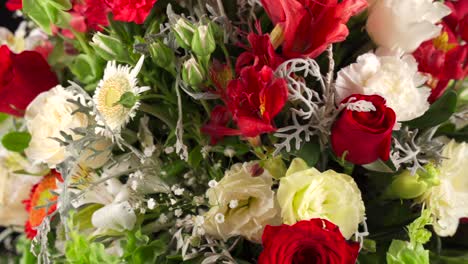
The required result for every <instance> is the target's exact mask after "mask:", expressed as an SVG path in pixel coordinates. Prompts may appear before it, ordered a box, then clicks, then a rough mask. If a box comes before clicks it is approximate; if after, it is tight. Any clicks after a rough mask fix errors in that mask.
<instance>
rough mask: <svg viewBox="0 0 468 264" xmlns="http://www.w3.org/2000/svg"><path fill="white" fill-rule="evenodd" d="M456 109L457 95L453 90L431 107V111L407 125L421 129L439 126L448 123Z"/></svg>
mask: <svg viewBox="0 0 468 264" xmlns="http://www.w3.org/2000/svg"><path fill="white" fill-rule="evenodd" d="M456 107H457V93H455V92H454V91H452V90H448V91H447V92H445V94H444V95H443V96H442V97H440V98H439V99H438V100H437V101H436V102H435V103H433V104H432V105H431V107H430V108H429V110H427V111H426V113H425V114H424V115H423V116H421V117H418V118H416V119H414V120H411V121H409V122H407V123H406V124H407V125H408V126H410V127H413V128H421V129H426V128H430V127H434V126H437V125H439V124H442V123H443V122H445V121H447V120H448V119H449V118H450V116H452V114H453V113H455V110H456Z"/></svg>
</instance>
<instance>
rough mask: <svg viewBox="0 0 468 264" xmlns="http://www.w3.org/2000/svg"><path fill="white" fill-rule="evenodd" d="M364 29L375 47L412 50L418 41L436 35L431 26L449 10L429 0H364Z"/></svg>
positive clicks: (437, 27)
mask: <svg viewBox="0 0 468 264" xmlns="http://www.w3.org/2000/svg"><path fill="white" fill-rule="evenodd" d="M368 2H369V6H370V7H369V17H368V19H367V25H366V28H367V32H369V35H370V36H371V38H372V40H373V41H374V42H375V43H376V44H377V45H379V46H381V47H385V48H387V49H393V50H401V51H404V52H408V53H410V52H413V51H414V50H415V49H417V48H418V47H419V45H421V43H422V42H424V41H426V40H429V39H432V38H435V37H436V36H438V35H439V33H440V30H441V26H439V25H435V24H436V23H437V22H439V21H440V20H441V19H442V18H443V17H444V16H446V15H448V14H450V9H449V8H448V7H447V6H445V5H444V4H443V3H441V2H438V1H433V0H372V1H371V0H368Z"/></svg>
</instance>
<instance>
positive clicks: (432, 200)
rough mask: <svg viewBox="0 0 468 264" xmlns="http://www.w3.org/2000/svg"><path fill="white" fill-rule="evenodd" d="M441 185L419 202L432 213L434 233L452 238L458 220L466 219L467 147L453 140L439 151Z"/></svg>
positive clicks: (467, 202) (467, 184)
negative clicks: (440, 153)
mask: <svg viewBox="0 0 468 264" xmlns="http://www.w3.org/2000/svg"><path fill="white" fill-rule="evenodd" d="M442 156H443V157H445V158H446V159H444V160H443V161H442V164H441V165H440V167H439V170H440V174H439V180H440V184H439V185H438V186H435V187H432V188H431V189H430V190H429V191H428V192H426V193H425V194H424V195H423V197H422V198H421V199H420V201H421V202H424V203H425V204H426V206H427V207H428V209H429V210H430V211H431V212H432V214H433V216H434V218H435V221H434V230H435V232H436V233H437V234H438V235H439V236H453V235H454V234H455V232H456V231H457V228H458V223H459V222H460V218H464V217H468V177H467V174H466V172H467V171H468V145H467V144H466V143H457V142H455V141H454V140H452V141H450V143H448V144H447V145H446V146H445V148H444V150H443V151H442Z"/></svg>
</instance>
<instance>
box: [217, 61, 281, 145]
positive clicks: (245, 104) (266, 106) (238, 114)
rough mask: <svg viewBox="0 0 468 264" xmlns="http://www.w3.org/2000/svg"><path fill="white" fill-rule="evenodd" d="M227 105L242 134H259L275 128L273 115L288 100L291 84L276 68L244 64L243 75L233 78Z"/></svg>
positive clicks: (228, 92) (227, 93)
mask: <svg viewBox="0 0 468 264" xmlns="http://www.w3.org/2000/svg"><path fill="white" fill-rule="evenodd" d="M226 96H227V99H226V101H227V106H228V109H229V111H230V112H231V113H232V116H233V119H234V121H235V122H236V123H237V126H238V127H239V129H240V131H241V133H242V135H244V136H246V137H256V136H258V135H260V134H263V133H269V132H273V131H275V130H276V129H275V128H274V126H273V125H272V121H273V118H274V117H275V116H276V115H277V114H278V113H279V112H280V111H281V109H282V108H283V106H284V105H285V104H286V101H287V100H288V88H287V85H286V81H285V80H284V79H280V78H276V77H275V76H274V75H273V70H272V69H271V68H269V67H267V66H264V67H263V68H262V69H261V70H260V71H257V70H256V69H255V66H251V67H247V68H244V69H243V70H242V71H241V73H240V78H239V79H237V80H232V81H231V82H229V84H228V87H227V91H226Z"/></svg>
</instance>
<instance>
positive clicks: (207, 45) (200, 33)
mask: <svg viewBox="0 0 468 264" xmlns="http://www.w3.org/2000/svg"><path fill="white" fill-rule="evenodd" d="M215 49H216V41H215V39H214V34H213V29H212V28H211V26H210V25H201V26H198V28H197V30H196V31H195V34H194V35H193V39H192V50H193V52H194V53H195V54H197V55H198V56H201V57H206V56H209V55H211V53H213V52H214V51H215Z"/></svg>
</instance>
